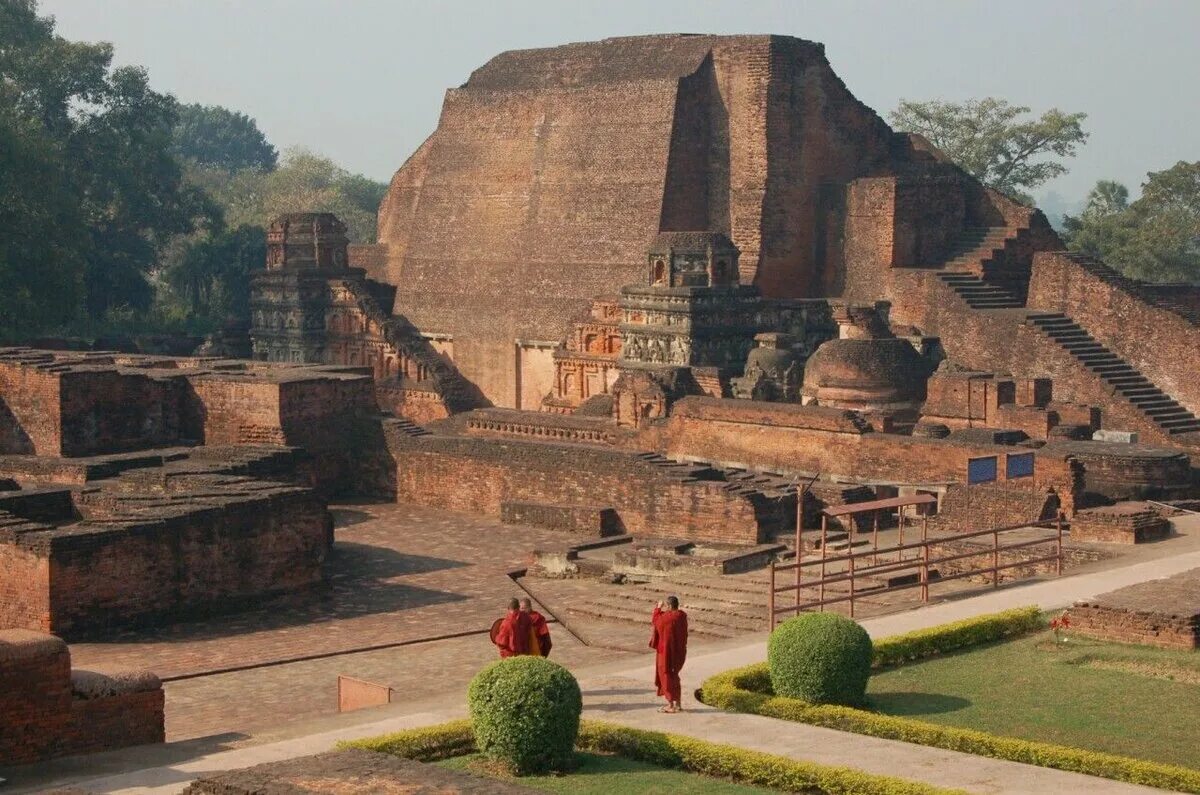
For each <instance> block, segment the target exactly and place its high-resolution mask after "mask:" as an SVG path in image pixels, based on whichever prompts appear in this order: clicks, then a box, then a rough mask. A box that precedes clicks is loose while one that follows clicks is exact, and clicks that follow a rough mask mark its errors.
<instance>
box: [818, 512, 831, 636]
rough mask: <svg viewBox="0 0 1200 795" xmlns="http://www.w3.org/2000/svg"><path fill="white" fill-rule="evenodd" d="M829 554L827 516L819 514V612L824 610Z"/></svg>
mask: <svg viewBox="0 0 1200 795" xmlns="http://www.w3.org/2000/svg"><path fill="white" fill-rule="evenodd" d="M828 554H829V517H828V516H826V515H825V514H821V588H820V593H819V594H818V598H819V599H820V600H821V605H820V612H822V613H824V612H825V557H826V556H827V555H828Z"/></svg>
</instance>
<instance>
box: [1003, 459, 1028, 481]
mask: <svg viewBox="0 0 1200 795" xmlns="http://www.w3.org/2000/svg"><path fill="white" fill-rule="evenodd" d="M1004 477H1005V478H1006V479H1008V480H1015V479H1016V478H1031V477H1033V453H1009V454H1008V456H1006V460H1005V462H1004Z"/></svg>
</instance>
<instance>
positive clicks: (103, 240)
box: [0, 0, 213, 336]
mask: <svg viewBox="0 0 1200 795" xmlns="http://www.w3.org/2000/svg"><path fill="white" fill-rule="evenodd" d="M175 114H176V103H175V101H174V100H173V99H172V98H171V97H169V96H166V95H162V94H158V93H156V92H154V91H152V90H151V89H150V87H149V84H148V81H147V78H146V73H145V71H144V70H142V69H139V68H137V67H120V68H113V67H112V48H111V47H110V46H109V45H107V44H88V43H80V42H69V41H66V40H64V39H62V38H61V37H58V36H56V35H54V20H53V19H52V18H49V17H39V16H38V15H37V8H36V6H35V4H34V2H33V0H0V142H2V143H3V147H2V148H0V228H2V229H3V230H4V234H3V235H0V277H3V278H4V290H3V291H0V295H2V297H0V307H3V308H4V310H5V311H4V312H3V313H0V335H4V336H15V335H18V334H28V333H32V332H34V331H36V330H40V329H45V328H47V327H52V326H57V325H62V324H65V323H67V322H70V321H71V320H73V319H76V318H78V317H79V316H80V314H81V310H83V312H84V314H86V315H87V316H88V317H90V318H91V319H92V320H100V319H102V318H103V316H104V315H105V314H106V313H107V312H108V311H109V310H110V309H111V308H114V307H117V306H129V307H133V308H135V309H144V308H146V307H147V306H148V305H149V302H150V300H151V298H152V295H153V291H152V288H151V286H150V283H149V282H148V280H147V274H148V272H149V271H150V269H151V268H152V267H153V266H154V264H155V262H156V261H157V258H158V254H159V251H160V250H161V248H162V247H163V246H164V245H165V244H166V243H167V242H168V241H169V240H170V239H171V238H172V237H173V236H174V235H177V234H180V233H186V232H188V231H190V230H191V229H192V228H194V226H195V224H196V222H197V220H198V219H200V218H203V217H204V216H206V215H207V214H208V213H210V212H211V211H212V209H213V207H212V205H210V204H209V203H208V202H206V201H205V199H204V197H203V195H202V194H201V193H200V192H199V191H198V190H196V189H195V188H192V187H189V186H187V185H185V184H184V183H183V180H182V173H181V171H180V168H179V166H178V164H177V163H176V161H175V159H174V157H172V155H171V153H170V142H171V131H172V128H173V127H174V124H175Z"/></svg>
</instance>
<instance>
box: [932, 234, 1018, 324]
mask: <svg viewBox="0 0 1200 795" xmlns="http://www.w3.org/2000/svg"><path fill="white" fill-rule="evenodd" d="M1028 234H1029V229H1028V228H1027V227H1020V226H984V227H968V228H967V229H964V230H963V231H962V232H960V233H959V236H958V237H957V238H956V239H955V240H954V241H953V242H952V243H951V244H950V247H949V253H948V254H947V255H946V258H945V260H944V261H943V262H941V263H939V264H938V265H936V266H935V267H936V268H937V269H938V270H939V271H941V272H942V273H939V276H941V277H942V279H943V281H944V282H946V284H948V285H949V286H950V287H951V288H953V289H954V291H955V292H956V293H958V294H959V295H960V296H962V297H963V299H964V300H966V301H967V303H968V304H969V305H970V306H971V307H972V308H974V309H1013V308H1016V307H1021V306H1024V305H1025V296H1026V293H1027V291H1028V289H1029V277H1030V272H1031V262H1030V261H1028V257H1019V256H1017V255H1016V254H1015V252H1014V248H1015V247H1016V246H1017V244H1018V243H1020V242H1021V241H1022V240H1023V239H1024V238H1025V236H1026V235H1028ZM972 277H973V278H972Z"/></svg>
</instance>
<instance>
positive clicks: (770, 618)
mask: <svg viewBox="0 0 1200 795" xmlns="http://www.w3.org/2000/svg"><path fill="white" fill-rule="evenodd" d="M767 568H768V569H769V570H770V589H769V590H768V591H767V632H772V631H773V630H774V629H775V561H774V560H772V561H771V565H770V566H768V567H767Z"/></svg>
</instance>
